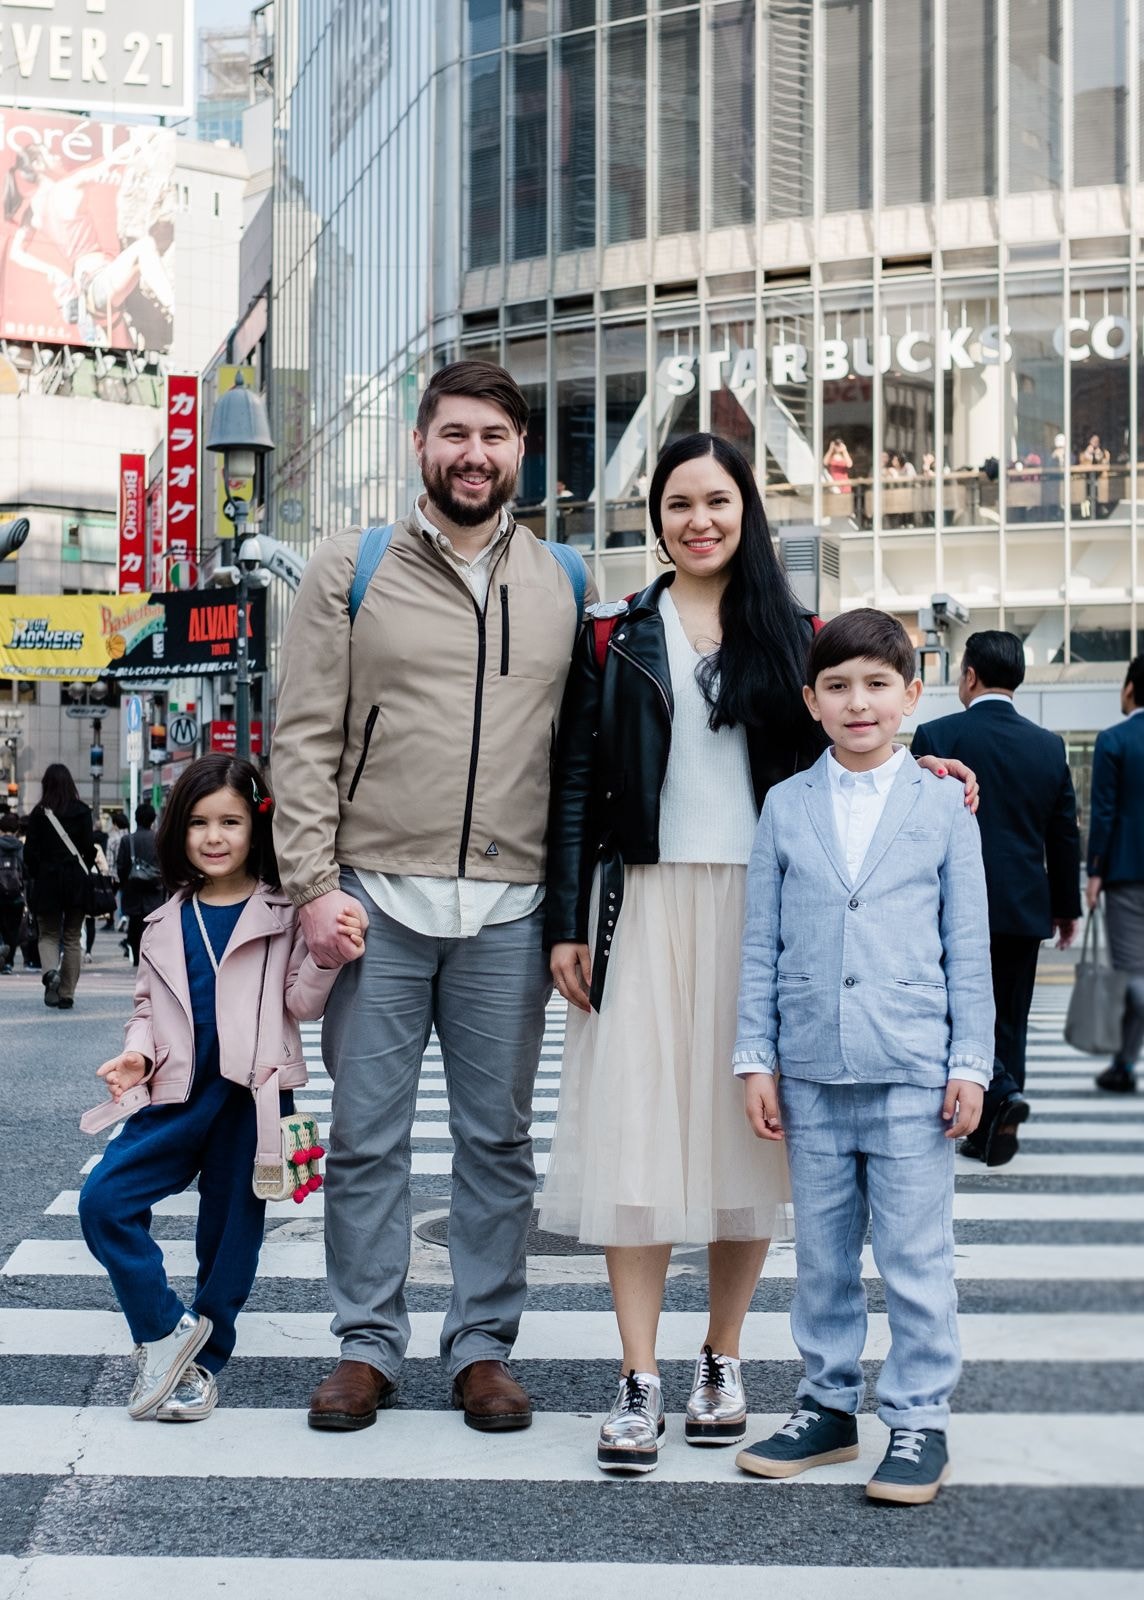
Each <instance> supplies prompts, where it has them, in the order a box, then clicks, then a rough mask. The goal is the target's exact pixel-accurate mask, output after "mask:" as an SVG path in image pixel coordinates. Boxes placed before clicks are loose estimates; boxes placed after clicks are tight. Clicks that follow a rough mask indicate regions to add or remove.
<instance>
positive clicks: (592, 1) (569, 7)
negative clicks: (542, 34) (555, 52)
mask: <svg viewBox="0 0 1144 1600" xmlns="http://www.w3.org/2000/svg"><path fill="white" fill-rule="evenodd" d="M595 20H596V0H556V15H555V17H554V18H553V21H554V24H555V27H556V31H557V32H558V33H563V32H565V31H566V30H567V29H569V28H590V27H591V26H592V24H593V22H595Z"/></svg>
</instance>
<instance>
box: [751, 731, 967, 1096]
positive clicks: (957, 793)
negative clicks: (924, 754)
mask: <svg viewBox="0 0 1144 1600" xmlns="http://www.w3.org/2000/svg"><path fill="white" fill-rule="evenodd" d="M830 759H831V757H830V755H829V754H825V755H823V756H822V757H820V759H819V760H818V761H817V762H816V763H815V765H814V766H813V767H812V768H811V769H810V770H809V771H808V772H800V773H797V774H796V775H795V776H794V777H793V778H788V779H787V780H786V781H785V782H784V783H780V784H777V785H776V786H775V787H774V788H773V789H772V790H771V791H770V793H769V794H768V795H767V800H766V804H765V805H764V807H763V814H762V816H761V817H760V818H759V827H758V832H757V833H756V835H755V843H754V848H753V850H752V852H751V862H750V866H749V868H748V872H747V916H746V927H745V930H744V934H743V962H742V971H741V977H740V985H739V1027H738V1038H737V1040H736V1044H735V1058H734V1059H735V1071H736V1072H738V1073H744V1072H758V1071H765V1072H774V1071H776V1070H778V1071H781V1072H783V1073H785V1074H787V1075H788V1076H789V1077H793V1078H810V1079H813V1080H814V1081H816V1082H822V1083H829V1082H830V1081H831V1080H833V1079H847V1080H850V1079H852V1080H855V1081H857V1082H859V1083H913V1084H918V1085H919V1086H922V1087H932V1088H939V1087H941V1086H942V1085H944V1083H945V1082H946V1079H947V1077H950V1076H953V1077H958V1078H967V1079H970V1080H971V1081H974V1082H977V1083H980V1084H982V1085H983V1086H988V1083H989V1080H990V1078H991V1076H992V1072H993V985H992V978H991V974H990V966H989V908H988V902H987V900H986V895H985V872H984V869H983V867H982V864H981V839H980V835H979V833H978V829H977V822H976V820H975V819H974V817H973V816H972V815H971V814H970V812H969V811H968V810H967V809H966V807H965V803H964V801H965V795H964V790H963V788H962V785H961V784H960V783H958V782H956V781H955V780H953V779H951V778H945V779H941V778H935V777H934V776H933V775H932V774H931V773H928V772H923V770H922V769H921V767H919V766H918V764H917V762H916V761H915V760H914V759H913V757H912V756H910V755H909V754H907V756H906V759H905V761H904V762H903V763H902V765H901V768H900V769H899V771H898V775H897V777H896V779H895V781H894V784H893V787H892V788H891V790H890V793H889V795H888V796H887V798H886V805H885V810H884V811H883V813H882V817H881V820H880V821H879V823H878V827H877V829H876V831H875V833H874V837H873V839H872V840H871V841H870V848H869V849H868V851H867V852H866V859H865V860H864V861H863V863H862V866H861V867H860V868H859V872H858V877H857V880H856V881H855V882H853V883H852V882H851V881H850V876H849V874H848V872H847V870H846V863H845V859H844V857H843V854H842V849H841V846H840V844H839V842H838V837H837V830H836V828H835V824H834V808H833V800H832V796H831V789H830V778H829V774H828V771H827V766H826V763H827V762H828V761H829V760H830Z"/></svg>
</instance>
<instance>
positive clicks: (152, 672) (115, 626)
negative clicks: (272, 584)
mask: <svg viewBox="0 0 1144 1600" xmlns="http://www.w3.org/2000/svg"><path fill="white" fill-rule="evenodd" d="M246 634H247V654H248V657H249V660H250V668H251V671H252V672H259V671H261V670H262V668H263V667H264V666H265V664H266V597H265V595H264V594H263V593H262V592H258V593H256V594H254V595H252V596H251V597H250V599H249V601H248V602H247V625H246ZM237 644H238V607H237V605H236V604H235V602H234V600H233V599H231V598H229V597H228V596H227V594H226V593H225V591H224V592H219V591H217V590H215V591H208V592H205V593H204V592H201V591H200V592H190V593H183V594H141V595H140V594H67V595H27V594H20V595H9V594H5V595H0V679H4V678H66V679H71V680H76V681H84V680H87V681H90V680H91V679H93V678H99V677H103V676H105V675H111V676H113V677H116V678H126V679H130V678H151V679H153V678H187V677H195V676H197V675H198V674H200V673H214V672H233V671H234V668H235V662H236V659H237Z"/></svg>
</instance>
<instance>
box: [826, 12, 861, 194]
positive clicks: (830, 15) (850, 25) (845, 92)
mask: <svg viewBox="0 0 1144 1600" xmlns="http://www.w3.org/2000/svg"><path fill="white" fill-rule="evenodd" d="M870 10H871V0H824V5H823V27H824V29H825V34H826V151H825V161H824V175H825V184H826V195H825V209H826V210H827V211H865V210H868V209H869V207H870V204H871V180H870V135H871V122H872V116H873V112H872V106H871V97H870V83H871V76H872V74H871V43H872V40H871V23H870Z"/></svg>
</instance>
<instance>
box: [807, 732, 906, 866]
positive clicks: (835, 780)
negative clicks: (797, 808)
mask: <svg viewBox="0 0 1144 1600" xmlns="http://www.w3.org/2000/svg"><path fill="white" fill-rule="evenodd" d="M905 759H906V750H905V746H904V745H899V746H898V747H897V748H896V749H895V751H894V753H893V755H892V756H891V757H890V759H889V760H888V761H883V763H882V765H881V766H880V767H875V768H874V769H873V770H872V771H871V772H851V771H850V770H849V768H847V767H844V766H843V765H842V764H841V762H840V761H839V760H838V759H837V757H836V756H835V754H834V751H833V750H832V751H831V752H830V760H829V761H828V762H827V764H826V770H827V771H828V772H829V774H830V797H831V800H832V801H833V803H834V831H835V834H836V835H837V838H838V845H839V848H840V850H841V851H842V859H843V860H844V861H845V863H846V870H847V872H848V873H849V874H850V881H851V883H854V882H855V881H856V880H857V877H858V874H859V872H860V871H861V868H862V863H863V861H865V859H866V852H867V850H868V849H869V848H870V840H871V839H872V838H873V837H874V831H875V829H876V828H877V826H878V824H879V822H881V820H882V813H883V811H885V809H886V801H887V799H888V798H889V795H890V790H891V789H892V788H893V786H894V779H895V778H896V777H897V776H898V773H899V771H900V770H901V765H902V762H903V761H904V760H905Z"/></svg>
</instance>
